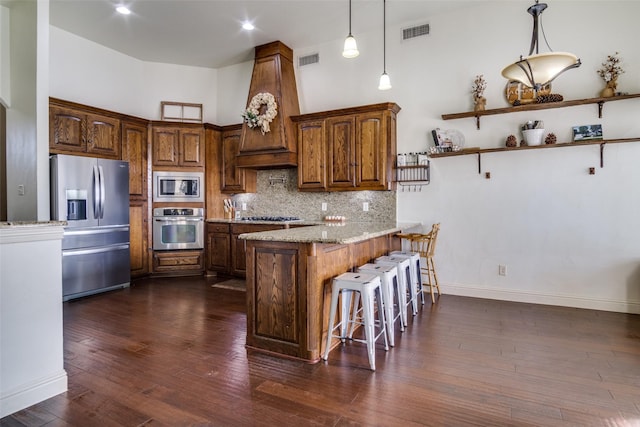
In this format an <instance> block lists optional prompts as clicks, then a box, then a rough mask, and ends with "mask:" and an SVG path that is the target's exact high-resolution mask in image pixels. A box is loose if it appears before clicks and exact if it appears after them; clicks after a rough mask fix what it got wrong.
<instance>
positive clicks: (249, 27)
mask: <svg viewBox="0 0 640 427" xmlns="http://www.w3.org/2000/svg"><path fill="white" fill-rule="evenodd" d="M242 28H244V29H245V30H247V31H251V30H253V29H254V28H255V27H254V26H253V24H252V23H251V22H245V23H244V24H242Z"/></svg>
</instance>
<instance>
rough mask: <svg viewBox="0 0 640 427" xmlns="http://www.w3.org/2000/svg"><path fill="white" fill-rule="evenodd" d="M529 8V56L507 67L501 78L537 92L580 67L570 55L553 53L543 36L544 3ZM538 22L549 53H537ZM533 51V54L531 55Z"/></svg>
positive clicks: (574, 57) (578, 61)
mask: <svg viewBox="0 0 640 427" xmlns="http://www.w3.org/2000/svg"><path fill="white" fill-rule="evenodd" d="M538 2H539V0H536V4H534V5H533V6H531V7H529V9H527V12H529V13H530V14H531V16H532V17H533V33H532V34H531V47H530V49H529V56H526V57H522V56H520V60H519V61H516V62H514V63H513V64H510V65H508V66H507V67H505V68H504V69H503V70H502V76H503V77H505V78H507V79H509V80H516V81H518V82H520V83H522V84H524V85H526V86H529V87H532V88H534V89H536V90H539V89H540V88H541V87H542V86H545V85H546V84H548V83H550V82H551V81H552V80H554V79H555V78H556V77H558V76H559V75H560V74H562V73H564V72H565V71H567V70H570V69H572V68H578V67H579V66H580V65H581V62H580V60H579V59H578V57H576V56H575V55H574V54H572V53H567V52H553V51H551V47H550V46H549V43H547V37H546V36H545V34H544V28H542V25H541V18H540V17H541V15H542V11H544V10H545V9H546V8H547V4H546V3H538ZM539 20H540V28H541V29H542V36H543V37H544V40H545V43H546V44H547V47H548V48H549V50H550V52H547V53H538V46H539V40H538V25H539V22H538V21H539ZM534 50H535V54H533V52H534Z"/></svg>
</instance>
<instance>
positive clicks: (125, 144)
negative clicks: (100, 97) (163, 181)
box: [122, 121, 148, 200]
mask: <svg viewBox="0 0 640 427" xmlns="http://www.w3.org/2000/svg"><path fill="white" fill-rule="evenodd" d="M122 160H125V161H127V162H129V197H130V198H131V199H132V200H147V193H148V191H147V190H148V182H147V178H148V172H147V169H148V166H147V126H144V125H141V124H136V123H130V122H126V121H123V122H122Z"/></svg>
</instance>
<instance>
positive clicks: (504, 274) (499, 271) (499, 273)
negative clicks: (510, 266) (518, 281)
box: [498, 265, 507, 276]
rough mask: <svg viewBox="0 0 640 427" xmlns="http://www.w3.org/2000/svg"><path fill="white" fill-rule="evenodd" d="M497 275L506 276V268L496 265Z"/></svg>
mask: <svg viewBox="0 0 640 427" xmlns="http://www.w3.org/2000/svg"><path fill="white" fill-rule="evenodd" d="M498 275H500V276H506V275H507V266H506V265H498Z"/></svg>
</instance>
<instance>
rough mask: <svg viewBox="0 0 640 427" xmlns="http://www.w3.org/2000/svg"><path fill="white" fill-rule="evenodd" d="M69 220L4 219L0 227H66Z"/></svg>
mask: <svg viewBox="0 0 640 427" xmlns="http://www.w3.org/2000/svg"><path fill="white" fill-rule="evenodd" d="M66 226H67V221H2V222H0V228H14V227H66Z"/></svg>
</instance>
